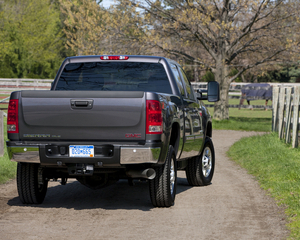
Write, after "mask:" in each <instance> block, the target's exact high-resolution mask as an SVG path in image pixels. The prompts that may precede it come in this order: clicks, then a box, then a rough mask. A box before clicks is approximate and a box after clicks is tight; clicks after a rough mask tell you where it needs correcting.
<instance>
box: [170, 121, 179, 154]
mask: <svg viewBox="0 0 300 240" xmlns="http://www.w3.org/2000/svg"><path fill="white" fill-rule="evenodd" d="M179 140H180V126H179V124H178V123H174V124H173V125H172V132H171V137H170V145H172V146H173V148H174V150H175V154H177V151H178V146H179Z"/></svg>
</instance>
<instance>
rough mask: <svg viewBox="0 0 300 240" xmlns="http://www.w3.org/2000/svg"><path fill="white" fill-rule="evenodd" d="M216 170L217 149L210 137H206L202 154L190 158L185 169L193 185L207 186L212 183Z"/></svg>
mask: <svg viewBox="0 0 300 240" xmlns="http://www.w3.org/2000/svg"><path fill="white" fill-rule="evenodd" d="M214 170H215V150H214V145H213V142H212V140H211V139H210V138H206V140H205V144H204V148H203V151H202V153H201V155H199V156H196V157H193V158H191V159H190V160H189V162H188V165H187V167H186V169H185V173H186V177H187V180H188V182H189V184H190V185H191V186H206V185H209V184H210V183H211V180H212V178H213V175H214Z"/></svg>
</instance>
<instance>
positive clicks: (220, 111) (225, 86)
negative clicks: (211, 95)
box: [213, 61, 230, 120]
mask: <svg viewBox="0 0 300 240" xmlns="http://www.w3.org/2000/svg"><path fill="white" fill-rule="evenodd" d="M218 62H219V63H217V64H216V69H214V74H215V80H216V81H217V82H218V83H219V84H220V101H218V102H216V103H215V107H214V115H213V118H214V119H216V120H224V119H229V107H228V93H229V86H230V81H229V77H228V69H229V68H228V66H227V65H225V64H223V63H222V62H223V61H218Z"/></svg>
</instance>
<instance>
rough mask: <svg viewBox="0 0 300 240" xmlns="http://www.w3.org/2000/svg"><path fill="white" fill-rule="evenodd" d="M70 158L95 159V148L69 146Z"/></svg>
mask: <svg viewBox="0 0 300 240" xmlns="http://www.w3.org/2000/svg"><path fill="white" fill-rule="evenodd" d="M69 155H70V157H94V146H90V145H87V146H86V145H71V146H69Z"/></svg>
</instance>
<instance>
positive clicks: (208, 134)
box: [206, 122, 212, 138]
mask: <svg viewBox="0 0 300 240" xmlns="http://www.w3.org/2000/svg"><path fill="white" fill-rule="evenodd" d="M206 137H210V138H211V137H212V125H211V122H208V123H207V127H206Z"/></svg>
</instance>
